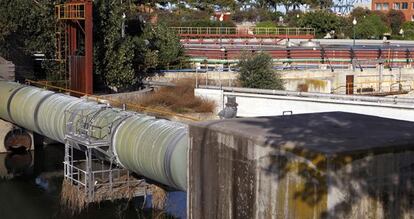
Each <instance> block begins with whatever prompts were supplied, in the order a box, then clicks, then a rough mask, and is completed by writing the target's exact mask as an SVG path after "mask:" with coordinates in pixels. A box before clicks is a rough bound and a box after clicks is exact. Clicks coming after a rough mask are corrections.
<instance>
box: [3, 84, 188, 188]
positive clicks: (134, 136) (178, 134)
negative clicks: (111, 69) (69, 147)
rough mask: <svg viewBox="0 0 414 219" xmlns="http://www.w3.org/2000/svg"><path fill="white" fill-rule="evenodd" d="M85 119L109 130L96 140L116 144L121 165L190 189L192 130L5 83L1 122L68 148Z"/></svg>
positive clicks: (112, 147) (100, 132)
mask: <svg viewBox="0 0 414 219" xmlns="http://www.w3.org/2000/svg"><path fill="white" fill-rule="evenodd" d="M85 116H86V117H87V118H88V119H87V120H88V121H91V122H90V124H92V126H94V127H106V128H102V129H99V128H97V129H96V128H95V129H94V131H95V132H93V133H91V135H92V136H93V137H96V138H104V137H108V139H110V141H111V145H110V150H111V151H113V152H114V154H115V156H116V160H117V161H118V163H119V164H120V165H122V166H124V167H125V168H126V169H128V170H131V171H133V172H136V173H138V174H140V175H142V176H145V177H147V178H150V179H152V180H154V181H157V182H160V183H163V184H165V185H168V186H170V187H172V188H176V189H179V190H183V191H185V190H186V179H187V148H188V127H187V126H186V125H184V124H181V123H176V122H171V121H168V120H164V119H156V118H154V117H151V116H147V115H143V114H137V113H132V112H126V111H122V110H120V109H116V108H110V107H106V106H105V105H103V104H98V103H95V102H90V101H87V100H83V99H79V98H75V97H71V96H68V95H64V94H57V93H53V92H51V91H46V90H43V89H40V88H36V87H31V86H26V85H21V84H17V83H13V82H6V81H1V80H0V118H2V119H4V120H7V121H10V122H12V123H15V124H16V125H18V126H21V127H24V128H26V129H29V130H32V131H35V132H37V133H39V134H41V135H44V136H46V137H48V138H51V139H53V140H56V141H59V142H62V143H63V142H64V141H65V133H66V126H67V121H71V122H72V123H71V124H72V125H81V126H82V125H84V126H87V125H88V124H89V123H85V119H84V118H85ZM111 124H112V125H113V124H115V125H114V126H112V125H111ZM108 125H109V126H108Z"/></svg>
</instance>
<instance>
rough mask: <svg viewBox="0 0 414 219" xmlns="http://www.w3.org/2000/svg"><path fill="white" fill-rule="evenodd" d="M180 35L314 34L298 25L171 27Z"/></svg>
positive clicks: (312, 31) (252, 35)
mask: <svg viewBox="0 0 414 219" xmlns="http://www.w3.org/2000/svg"><path fill="white" fill-rule="evenodd" d="M171 29H173V30H175V31H176V33H177V34H178V35H180V36H191V35H193V36H196V35H200V36H202V35H211V36H214V35H223V37H225V36H226V35H227V36H228V35H236V36H240V37H246V36H251V37H254V36H255V35H263V36H303V35H306V36H315V29H314V28H299V27H274V28H272V27H245V28H244V27H243V28H241V27H171Z"/></svg>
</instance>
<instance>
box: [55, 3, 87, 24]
mask: <svg viewBox="0 0 414 219" xmlns="http://www.w3.org/2000/svg"><path fill="white" fill-rule="evenodd" d="M55 15H56V18H57V19H62V20H68V19H77V20H84V19H85V3H65V4H59V5H56V6H55Z"/></svg>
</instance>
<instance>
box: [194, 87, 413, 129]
mask: <svg viewBox="0 0 414 219" xmlns="http://www.w3.org/2000/svg"><path fill="white" fill-rule="evenodd" d="M195 94H196V95H197V96H201V97H204V98H208V99H211V100H214V101H216V103H217V109H216V112H219V111H220V110H222V109H223V103H225V102H226V101H227V97H228V96H235V97H236V102H237V103H238V104H239V105H238V111H237V116H239V117H257V116H277V115H283V114H284V112H285V113H288V111H292V113H293V114H302V113H316V112H331V111H343V112H352V113H360V114H365V115H374V116H380V117H385V118H393V119H400V120H407V121H414V104H402V103H401V104H400V103H398V102H395V103H381V102H368V101H359V100H352V96H345V95H344V97H347V98H348V99H343V100H341V99H331V98H329V97H321V98H316V97H314V98H311V97H301V96H300V95H298V96H282V95H270V94H254V93H243V92H229V91H222V90H220V89H204V88H198V89H195ZM378 100H381V98H378ZM395 100H396V101H398V98H396V99H395ZM289 114H290V113H289Z"/></svg>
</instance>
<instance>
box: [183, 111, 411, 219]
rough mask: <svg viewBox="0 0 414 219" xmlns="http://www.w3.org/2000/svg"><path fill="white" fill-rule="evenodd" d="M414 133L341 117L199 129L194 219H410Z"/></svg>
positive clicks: (194, 133) (193, 162) (392, 123)
mask: <svg viewBox="0 0 414 219" xmlns="http://www.w3.org/2000/svg"><path fill="white" fill-rule="evenodd" d="M385 124H386V125H385ZM413 128H414V124H413V123H411V122H403V121H398V120H390V119H383V118H378V117H372V116H363V115H358V114H349V113H340V112H334V113H320V114H304V115H293V116H282V117H262V118H245V119H233V120H221V121H211V122H204V123H199V124H193V125H191V126H190V150H189V158H190V159H189V179H188V217H189V218H191V219H193V218H194V219H203V218H206V219H207V218H277V219H278V218H290V219H296V218H297V219H299V218H301V219H302V218H307V219H308V218H314V219H317V218H351V219H360V218H373V219H375V218H412V216H413V213H414V211H413V210H414V203H413V199H412V197H413V194H414V190H413V189H412V179H413V177H414V169H413V165H414V134H413V133H412V131H411V130H412V129H413Z"/></svg>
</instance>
